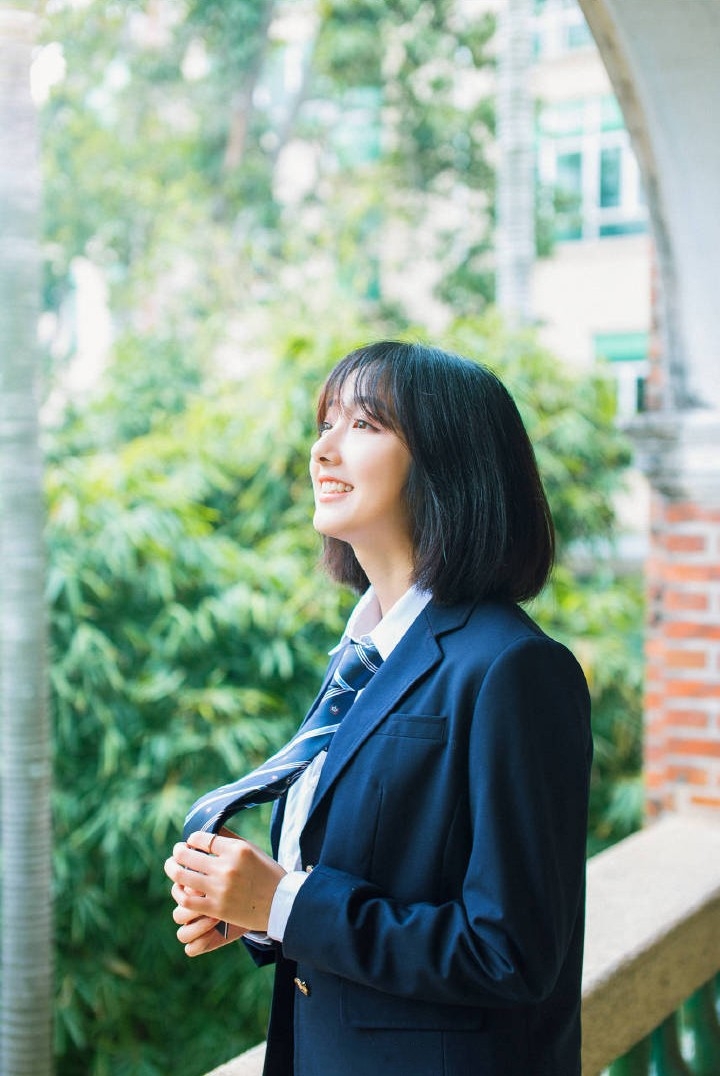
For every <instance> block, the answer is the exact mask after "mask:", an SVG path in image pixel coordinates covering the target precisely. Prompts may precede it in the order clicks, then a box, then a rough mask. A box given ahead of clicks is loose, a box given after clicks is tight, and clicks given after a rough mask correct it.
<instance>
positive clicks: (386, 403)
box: [317, 348, 405, 441]
mask: <svg viewBox="0 0 720 1076" xmlns="http://www.w3.org/2000/svg"><path fill="white" fill-rule="evenodd" d="M393 373H394V370H393V367H392V365H390V364H388V363H386V362H384V361H383V359H382V357H381V356H379V355H377V354H376V353H374V351H373V352H370V350H369V349H368V348H358V350H357V351H352V352H350V354H349V355H346V356H345V358H344V359H342V360H341V361H340V362H339V363H338V364H337V366H336V367H335V368H334V369H333V370H332V372H331V373H330V375H329V377H328V379H327V381H326V382H325V384H324V385H323V388H322V391H321V393H320V398H319V400H318V407H317V422H318V426H320V424H321V423H322V422H324V420H325V416H326V415H327V413H328V411H329V410H330V408H331V407H333V406H338V407H340V409H343V408H346V407H347V402H345V403H343V396H344V394H345V389H346V387H350V386H351V387H352V395H351V399H350V401H349V402H350V404H351V405H352V406H355V407H359V408H360V410H361V411H362V412H363V414H365V415H367V417H368V418H369V419H372V420H373V421H374V422H377V423H378V425H380V426H383V427H384V428H385V429H388V430H392V432H393V433H395V434H397V435H398V436H399V437H400V438H401V439H402V440H403V441H404V440H405V434H404V431H403V429H402V424H401V422H400V418H399V415H398V407H397V401H398V398H399V394H398V391H397V386H396V385H395V377H394V376H393Z"/></svg>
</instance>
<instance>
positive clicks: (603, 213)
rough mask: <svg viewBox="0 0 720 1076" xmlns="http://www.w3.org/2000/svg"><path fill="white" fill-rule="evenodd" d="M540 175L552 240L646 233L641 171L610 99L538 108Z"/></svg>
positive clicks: (582, 99) (613, 100)
mask: <svg viewBox="0 0 720 1076" xmlns="http://www.w3.org/2000/svg"><path fill="white" fill-rule="evenodd" d="M538 175H539V180H540V184H541V188H542V189H543V190H544V191H545V192H546V197H545V198H544V199H543V202H544V203H545V204H550V205H552V207H553V221H552V230H553V233H554V235H555V238H556V239H558V240H568V239H597V238H598V237H601V236H613V235H627V234H631V233H634V232H645V231H647V207H646V205H645V199H644V197H643V192H642V185H641V182H640V170H639V168H638V165H637V161H636V159H635V155H634V153H633V151H632V147H631V145H630V138H629V135H628V133H627V131H626V130H625V128H624V127H623V125H622V116H621V114H620V109H619V107H618V105H617V101H616V100H615V98H614V97H595V98H580V99H577V100H574V101H564V102H560V103H557V104H553V105H550V106H547V107H545V108H543V109H541V112H540V120H539V133H538Z"/></svg>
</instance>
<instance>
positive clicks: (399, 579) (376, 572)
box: [356, 554, 412, 616]
mask: <svg viewBox="0 0 720 1076" xmlns="http://www.w3.org/2000/svg"><path fill="white" fill-rule="evenodd" d="M356 556H357V554H356ZM358 561H359V562H360V564H361V565H362V568H363V571H364V572H365V575H366V576H367V577H368V579H369V581H370V582H371V583H372V587H373V590H374V591H375V596H376V598H377V600H378V604H379V605H380V612H381V615H382V616H385V615H386V614H387V613H388V612H389V611H390V609H392V607H393V605H394V604H395V602H397V601H398V600H399V599H400V598H402V596H403V594H404V593H405V592H406V591H407V590H408V589H409V587H410V586H411V585H412V563H411V562H410V561H407V560H403V561H401V562H397V561H393V562H389V563H374V564H370V565H366V564H365V563H363V561H362V560H360V558H359V557H358Z"/></svg>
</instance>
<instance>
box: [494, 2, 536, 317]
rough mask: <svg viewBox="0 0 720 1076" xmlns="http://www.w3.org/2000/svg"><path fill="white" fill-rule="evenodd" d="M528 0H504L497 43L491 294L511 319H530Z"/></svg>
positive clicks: (531, 117)
mask: <svg viewBox="0 0 720 1076" xmlns="http://www.w3.org/2000/svg"><path fill="white" fill-rule="evenodd" d="M532 11H533V0H504V4H503V7H502V8H501V10H500V13H499V17H498V31H497V46H498V68H497V72H498V74H497V80H498V81H497V141H498V157H499V159H498V168H497V230H496V251H497V254H496V258H497V271H496V299H497V305H498V308H499V309H500V310H501V311H502V313H503V314H504V315H505V316H506V317H507V318H508V319H509V320H510V321H512V322H515V323H521V324H523V323H528V322H530V321H531V320H532V299H531V278H532V268H533V262H534V260H535V141H534V103H533V94H532V87H531V85H530V74H531V67H532V59H533V57H532Z"/></svg>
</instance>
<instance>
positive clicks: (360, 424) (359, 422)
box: [353, 418, 375, 430]
mask: <svg viewBox="0 0 720 1076" xmlns="http://www.w3.org/2000/svg"><path fill="white" fill-rule="evenodd" d="M353 426H354V427H355V429H356V430H374V429H375V427H374V426H373V425H372V423H370V422H368V420H367V419H366V418H356V419H355V421H354V422H353Z"/></svg>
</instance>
